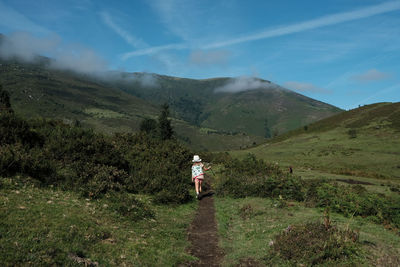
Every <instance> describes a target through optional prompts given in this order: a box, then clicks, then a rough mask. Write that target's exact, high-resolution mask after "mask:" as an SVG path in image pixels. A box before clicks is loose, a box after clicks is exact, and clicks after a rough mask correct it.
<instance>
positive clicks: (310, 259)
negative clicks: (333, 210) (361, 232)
mask: <svg viewBox="0 0 400 267" xmlns="http://www.w3.org/2000/svg"><path fill="white" fill-rule="evenodd" d="M357 241H358V233H356V232H354V231H351V230H340V229H339V228H337V227H335V226H332V225H331V224H325V223H321V222H310V223H307V224H300V225H293V226H289V227H288V228H287V229H285V230H284V231H283V232H282V233H280V234H278V235H277V236H276V237H275V238H274V240H273V241H272V242H271V243H270V244H271V245H272V246H271V252H270V255H268V256H267V257H266V258H265V260H266V263H267V265H271V264H283V263H289V264H293V265H296V266H297V265H300V266H302V265H307V266H309V265H317V264H321V265H324V266H325V265H327V264H335V266H336V265H340V264H341V263H342V264H343V262H347V263H353V264H354V262H357V261H359V258H360V255H361V248H360V245H359V243H358V242H357Z"/></svg>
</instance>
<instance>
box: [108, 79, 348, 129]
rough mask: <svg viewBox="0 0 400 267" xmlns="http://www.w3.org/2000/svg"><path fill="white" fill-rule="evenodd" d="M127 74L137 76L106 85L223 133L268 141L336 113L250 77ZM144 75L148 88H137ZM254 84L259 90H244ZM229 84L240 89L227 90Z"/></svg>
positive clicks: (307, 99)
mask: <svg viewBox="0 0 400 267" xmlns="http://www.w3.org/2000/svg"><path fill="white" fill-rule="evenodd" d="M129 75H132V76H134V77H137V79H136V82H131V83H126V82H113V83H112V85H113V86H115V87H119V88H121V89H122V90H124V91H126V92H127V93H130V94H133V95H135V96H137V97H140V98H142V99H145V100H147V101H150V102H152V103H156V104H161V103H164V102H168V103H169V104H170V106H171V108H172V110H173V112H174V113H175V115H176V116H177V117H179V118H181V119H183V120H185V121H188V122H190V123H192V124H194V125H198V126H201V127H207V128H213V129H217V130H219V131H224V132H230V133H232V132H233V133H234V132H244V133H247V134H252V135H257V136H263V137H270V136H272V135H274V134H275V135H277V134H281V133H284V132H287V131H289V130H293V129H296V128H298V127H300V126H302V125H306V124H308V123H311V122H314V121H317V120H320V119H322V118H326V117H328V116H331V115H333V114H336V113H338V112H341V111H342V110H340V109H338V108H336V107H334V106H332V105H328V104H326V103H323V102H320V101H317V100H314V99H311V98H308V97H305V96H303V95H300V94H297V93H295V92H293V91H290V90H287V89H285V88H283V87H280V86H278V85H276V84H273V83H271V82H270V81H265V80H261V79H256V78H248V79H247V80H244V81H241V80H240V79H239V80H237V79H233V78H214V79H206V80H194V79H182V78H176V77H169V76H161V75H156V74H143V73H135V74H125V76H129ZM144 75H147V77H148V78H149V77H150V78H151V79H152V82H153V84H151V85H149V86H143V85H142V83H141V78H143V76H144ZM254 84H255V85H259V87H255V88H254V87H253V88H247V87H246V86H252V85H254ZM229 86H231V87H232V88H233V89H238V88H239V89H240V90H239V91H238V92H228V91H229ZM240 87H241V88H240ZM219 88H223V89H225V90H218V89H219ZM226 89H227V90H226ZM250 89H251V90H250Z"/></svg>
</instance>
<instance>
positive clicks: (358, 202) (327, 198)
mask: <svg viewBox="0 0 400 267" xmlns="http://www.w3.org/2000/svg"><path fill="white" fill-rule="evenodd" d="M306 202H307V203H308V204H309V206H316V207H330V208H331V210H332V211H335V212H339V213H342V214H345V215H346V216H350V215H354V216H362V217H369V218H370V219H372V220H373V221H374V222H376V223H384V222H386V223H393V225H394V226H396V227H399V226H400V224H399V219H398V218H400V203H399V201H396V200H395V199H391V198H388V197H386V196H384V195H382V194H377V193H371V192H368V191H367V190H366V189H365V188H364V187H363V186H361V185H354V186H344V185H339V184H337V183H328V182H321V183H319V184H318V183H313V186H309V188H308V190H307V192H306Z"/></svg>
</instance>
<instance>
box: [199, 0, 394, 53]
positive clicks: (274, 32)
mask: <svg viewBox="0 0 400 267" xmlns="http://www.w3.org/2000/svg"><path fill="white" fill-rule="evenodd" d="M399 9H400V1H391V2H386V3H383V4H379V5H375V6H370V7H366V8H362V9H359V10H355V11H350V12H342V13H337V14H333V15H328V16H324V17H321V18H318V19H313V20H309V21H305V22H301V23H297V24H292V25H288V26H281V27H278V28H275V29H270V30H265V31H263V32H260V33H256V34H250V35H246V36H242V37H239V38H234V39H231V40H227V41H223V42H217V43H213V44H210V45H207V46H205V48H219V47H226V46H230V45H234V44H239V43H244V42H249V41H255V40H260V39H266V38H271V37H276V36H282V35H288V34H292V33H297V32H303V31H308V30H312V29H317V28H321V27H325V26H330V25H335V24H339V23H343V22H347V21H352V20H357V19H362V18H368V17H371V16H375V15H379V14H383V13H387V12H392V11H395V10H399Z"/></svg>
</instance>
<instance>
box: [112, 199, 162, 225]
mask: <svg viewBox="0 0 400 267" xmlns="http://www.w3.org/2000/svg"><path fill="white" fill-rule="evenodd" d="M105 199H106V200H107V202H108V208H109V209H111V210H113V211H115V212H117V213H118V214H119V215H121V216H124V217H126V218H127V219H129V220H131V221H138V220H141V219H145V218H154V216H155V213H154V211H153V210H151V209H150V208H149V207H148V206H147V205H146V204H145V203H143V202H142V201H139V200H138V199H137V198H136V197H135V196H134V195H132V194H129V193H115V192H110V193H107V194H106V195H105Z"/></svg>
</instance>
